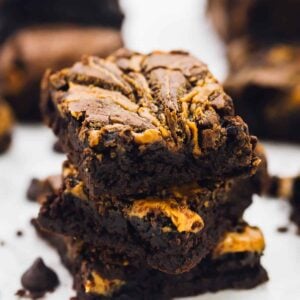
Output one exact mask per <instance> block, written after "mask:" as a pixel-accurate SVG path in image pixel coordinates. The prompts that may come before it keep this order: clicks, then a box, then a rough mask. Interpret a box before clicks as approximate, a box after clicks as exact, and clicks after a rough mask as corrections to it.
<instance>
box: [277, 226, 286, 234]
mask: <svg viewBox="0 0 300 300" xmlns="http://www.w3.org/2000/svg"><path fill="white" fill-rule="evenodd" d="M288 230H289V229H288V227H286V226H281V227H278V228H277V231H278V232H280V233H285V232H288Z"/></svg>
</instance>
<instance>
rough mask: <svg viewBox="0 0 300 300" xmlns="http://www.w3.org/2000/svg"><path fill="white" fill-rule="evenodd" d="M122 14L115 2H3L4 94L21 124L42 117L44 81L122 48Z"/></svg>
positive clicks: (0, 82) (0, 76)
mask: <svg viewBox="0 0 300 300" xmlns="http://www.w3.org/2000/svg"><path fill="white" fill-rule="evenodd" d="M122 20H123V14H122V12H121V10H120V7H119V4H118V1H115V0H106V1H98V0H87V1H85V2H82V1H77V0H75V1H73V0H72V1H71V0H60V1H58V0H54V1H53V0H52V1H51V0H47V1H37V0H22V1H21V0H3V1H1V2H0V93H1V94H2V95H3V96H4V97H5V98H6V99H7V100H8V101H9V102H10V103H11V104H12V106H13V108H14V110H15V111H16V115H17V117H18V118H19V119H20V120H24V121H33V120H38V119H40V113H39V106H38V101H39V90H40V79H41V76H42V74H43V73H44V71H45V70H46V69H47V68H51V69H54V70H56V69H61V68H64V67H66V66H69V65H71V64H72V63H74V62H75V61H76V60H78V59H80V57H81V56H82V55H84V54H88V55H91V54H93V55H99V56H102V57H105V56H107V55H108V54H110V53H111V52H112V51H114V50H116V49H118V48H119V47H121V46H122V44H123V43H122V38H121V33H120V28H121V24H122Z"/></svg>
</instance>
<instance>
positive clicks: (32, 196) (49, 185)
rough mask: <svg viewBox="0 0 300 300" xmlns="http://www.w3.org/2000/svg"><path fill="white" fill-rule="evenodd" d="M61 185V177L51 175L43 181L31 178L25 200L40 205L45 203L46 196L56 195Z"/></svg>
mask: <svg viewBox="0 0 300 300" xmlns="http://www.w3.org/2000/svg"><path fill="white" fill-rule="evenodd" d="M61 184H62V177H61V175H52V176H48V177H47V178H45V179H37V178H33V179H31V182H30V184H29V186H28V189H27V192H26V196H27V199H28V200H30V201H33V202H39V203H40V204H42V203H44V202H45V201H46V199H47V196H49V195H50V196H51V195H53V194H55V193H58V191H59V189H60V188H61Z"/></svg>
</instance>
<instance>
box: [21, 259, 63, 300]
mask: <svg viewBox="0 0 300 300" xmlns="http://www.w3.org/2000/svg"><path fill="white" fill-rule="evenodd" d="M21 283H22V286H23V288H24V289H25V291H28V293H29V294H30V296H31V297H32V298H33V299H35V298H39V297H43V296H44V295H45V293H46V292H53V291H54V290H55V288H56V287H57V286H58V285H59V279H58V277H57V275H56V273H55V272H54V271H53V270H52V269H50V268H49V267H47V266H46V265H45V263H44V261H43V260H42V258H37V259H36V260H35V261H34V263H33V264H32V266H31V267H30V268H29V269H28V270H27V271H26V272H25V273H24V274H23V275H22V277H21Z"/></svg>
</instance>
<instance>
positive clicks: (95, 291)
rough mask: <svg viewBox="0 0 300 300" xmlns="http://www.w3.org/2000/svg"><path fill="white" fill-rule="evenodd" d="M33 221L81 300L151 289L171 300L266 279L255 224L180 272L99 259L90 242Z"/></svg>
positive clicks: (144, 296)
mask: <svg viewBox="0 0 300 300" xmlns="http://www.w3.org/2000/svg"><path fill="white" fill-rule="evenodd" d="M34 225H35V227H36V230H37V232H38V234H39V235H40V236H41V237H42V238H44V239H45V240H46V241H48V242H49V243H50V244H51V245H52V246H53V247H54V248H56V249H57V250H58V252H59V254H60V257H61V259H62V261H63V263H64V264H65V265H66V266H67V268H68V269H69V270H70V271H71V274H73V276H74V286H75V289H76V291H77V293H78V295H80V296H81V297H82V299H89V300H94V299H95V300H96V299H97V300H98V299H111V297H113V299H119V298H118V297H120V299H127V298H126V295H128V299H132V298H130V297H133V296H135V297H141V298H142V299H153V298H151V297H153V293H154V295H156V293H157V295H156V296H157V297H158V298H157V299H171V298H173V297H185V296H195V295H197V294H202V293H206V292H217V291H219V290H224V289H251V288H254V287H255V286H257V285H259V284H262V283H264V282H266V281H267V280H268V275H267V272H266V271H265V269H264V268H263V267H262V266H261V265H260V257H261V255H262V252H263V250H264V248H265V244H264V239H263V235H262V234H261V232H260V231H259V229H258V228H256V227H251V226H248V225H245V224H243V223H242V224H240V225H237V227H236V228H234V229H232V231H231V232H228V233H227V234H225V236H224V238H223V239H222V240H221V241H220V243H219V244H218V246H217V247H216V248H215V250H214V251H213V252H212V254H211V255H209V256H208V257H207V258H206V259H205V260H204V261H203V262H202V263H201V264H199V265H198V266H196V267H195V268H194V269H193V270H192V271H190V272H188V273H184V274H180V275H168V274H164V273H161V272H159V271H155V270H150V269H148V270H147V269H144V270H143V268H140V269H138V271H137V270H136V269H135V268H134V267H131V266H130V265H129V264H128V263H126V260H124V259H123V258H120V257H118V256H114V259H115V261H114V259H112V260H111V261H113V263H112V264H111V263H109V264H107V263H106V262H104V261H103V262H101V261H98V260H97V257H98V256H97V250H96V252H95V251H92V252H91V251H90V250H91V248H90V246H87V247H86V249H88V250H87V252H85V250H84V248H85V246H84V245H83V244H82V243H81V242H78V241H77V242H76V241H72V240H71V239H68V238H65V237H63V236H60V235H55V234H53V233H49V232H47V231H44V230H42V229H41V228H40V227H39V226H38V223H37V222H34ZM239 236H243V238H242V240H241V239H240V238H239ZM79 245H80V246H79ZM78 246H79V249H78ZM78 251H79V252H78ZM213 270H215V271H213ZM100 274H101V275H100ZM136 274H137V275H136ZM139 281H140V282H139ZM108 287H111V288H110V289H109V288H108ZM122 297H125V298H122ZM147 297H148V298H147ZM159 297H161V298H159ZM134 299H139V298H134Z"/></svg>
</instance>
